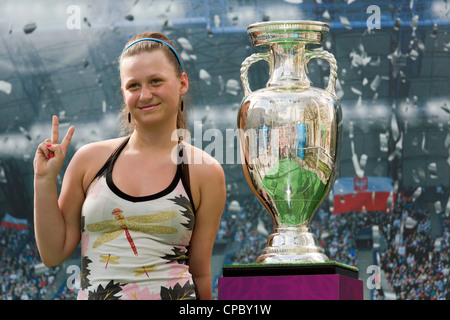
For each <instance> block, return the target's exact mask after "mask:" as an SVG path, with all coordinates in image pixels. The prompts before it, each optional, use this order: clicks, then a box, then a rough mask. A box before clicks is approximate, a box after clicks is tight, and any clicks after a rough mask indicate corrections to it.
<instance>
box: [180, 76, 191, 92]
mask: <svg viewBox="0 0 450 320" xmlns="http://www.w3.org/2000/svg"><path fill="white" fill-rule="evenodd" d="M188 89H189V80H188V77H187V74H186V73H184V72H183V73H182V74H181V77H180V95H183V94H186V92H187V91H188Z"/></svg>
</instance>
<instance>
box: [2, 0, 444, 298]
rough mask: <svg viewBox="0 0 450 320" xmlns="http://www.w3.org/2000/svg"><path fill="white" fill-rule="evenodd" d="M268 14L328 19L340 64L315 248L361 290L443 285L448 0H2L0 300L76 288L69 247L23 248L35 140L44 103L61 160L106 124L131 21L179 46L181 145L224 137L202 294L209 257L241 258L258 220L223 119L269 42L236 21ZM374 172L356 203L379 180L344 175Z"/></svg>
mask: <svg viewBox="0 0 450 320" xmlns="http://www.w3.org/2000/svg"><path fill="white" fill-rule="evenodd" d="M270 20H319V21H324V22H327V23H328V24H329V25H330V27H331V29H330V33H329V35H328V37H327V39H326V43H325V44H324V49H326V50H328V51H329V52H331V53H333V54H334V56H335V57H336V59H337V62H338V67H339V70H338V81H337V87H336V90H337V94H338V96H339V98H340V102H341V106H342V110H343V119H344V140H343V150H342V159H341V165H340V171H339V175H338V180H337V183H336V185H335V188H334V190H333V192H331V193H330V194H329V196H328V197H327V199H326V200H325V201H324V202H323V204H322V205H321V207H320V208H319V210H318V211H317V212H316V215H315V217H314V219H313V221H312V225H311V228H312V230H313V231H314V232H315V233H316V234H317V236H318V237H319V239H320V242H321V244H322V246H323V247H324V248H325V250H326V254H327V255H328V256H329V257H330V260H334V261H338V262H341V263H345V264H348V265H351V266H356V267H357V268H358V269H359V277H360V279H361V280H363V281H364V290H365V291H364V298H365V299H374V300H375V299H389V300H396V299H397V300H405V299H411V300H418V299H432V300H436V299H441V300H442V299H450V294H449V291H450V284H449V281H448V278H449V277H448V274H449V268H450V267H449V263H450V262H449V259H450V257H449V244H450V239H449V236H450V232H449V217H450V201H449V186H450V126H449V124H450V99H449V96H450V55H449V50H450V2H449V1H447V0H431V1H430V0H427V1H425V0H396V1H395V0H382V1H380V0H376V1H365V0H334V1H333V0H285V1H282V0H252V1H244V0H193V1H191V0H190V1H187V0H171V1H156V0H125V1H114V0H109V1H106V0H96V1H94V0H82V1H66V0H60V1H56V0H55V1H50V0H39V1H32V0H14V1H11V0H1V1H0V35H1V40H0V142H1V147H0V205H1V206H0V220H1V221H2V225H1V227H0V244H1V246H0V253H1V257H0V258H1V260H0V268H1V273H0V275H1V278H0V299H4V300H8V299H11V300H12V299H15V300H20V299H23V300H25V299H30V300H32V299H33V300H34V299H74V298H76V292H77V290H76V282H75V288H73V286H71V285H68V284H67V283H68V280H69V282H70V283H72V282H71V281H72V279H73V278H76V277H75V276H76V266H79V265H80V252H79V250H77V251H76V252H75V254H74V255H73V257H72V258H71V259H69V260H68V261H66V262H65V263H64V264H62V265H60V266H58V267H54V268H50V269H49V268H46V267H45V266H44V265H43V264H42V263H41V261H40V258H39V254H38V252H37V249H36V244H35V240H34V232H33V165H32V162H33V157H34V152H35V150H36V147H37V145H38V144H39V143H40V142H41V141H43V140H45V139H46V138H47V137H48V135H49V134H50V128H51V116H52V115H53V114H56V115H58V116H59V117H60V123H61V127H62V128H61V131H63V132H65V130H66V128H68V126H69V125H74V126H75V127H76V129H77V130H76V133H75V135H74V137H73V141H72V144H71V146H70V149H69V152H68V159H70V157H71V156H72V155H73V153H74V152H75V151H76V150H77V149H78V148H79V147H80V146H82V145H84V144H86V143H89V142H92V141H98V140H102V139H108V138H113V137H117V136H118V134H119V132H118V127H119V125H118V123H119V122H118V112H119V110H120V108H121V105H122V101H123V100H122V96H121V92H120V81H119V73H118V64H117V59H118V57H119V55H120V53H121V51H122V48H123V46H124V44H125V43H126V42H127V41H128V40H129V39H130V38H131V37H132V36H134V35H135V34H137V33H140V32H144V31H158V32H163V33H165V34H166V35H167V36H168V37H169V38H170V39H171V40H173V41H174V42H175V44H176V47H177V50H178V51H179V52H180V54H181V56H182V59H183V60H184V63H185V68H186V72H187V73H188V76H189V78H190V93H189V96H188V99H187V103H186V104H187V109H188V117H189V127H190V130H191V133H192V134H193V136H192V139H191V143H192V144H194V145H196V146H198V147H201V148H203V149H208V145H210V144H211V143H212V142H211V141H212V140H211V138H210V137H207V135H204V133H205V131H206V130H208V129H217V130H220V132H223V137H224V140H223V142H224V145H223V148H224V150H225V151H226V152H230V150H232V151H233V152H234V155H235V158H233V159H235V161H226V160H225V153H223V158H221V159H220V157H218V154H220V152H218V150H215V153H216V154H212V155H216V156H217V157H216V158H217V159H218V160H219V161H220V162H221V163H222V164H223V168H224V170H225V174H226V183H227V204H226V208H225V210H224V212H223V217H222V221H221V226H220V230H219V233H218V236H217V239H216V242H215V246H214V251H213V260H212V280H213V289H214V297H217V279H218V278H219V277H220V276H221V272H222V265H223V264H239V263H253V262H255V260H256V258H257V257H258V256H259V254H260V253H261V250H262V249H263V248H264V247H265V245H266V241H267V238H268V235H269V234H270V233H271V232H272V228H273V223H272V221H271V218H270V216H269V214H268V213H267V212H266V211H265V210H264V209H263V208H262V206H261V205H260V203H259V202H258V201H257V200H256V197H254V196H253V194H252V193H251V191H250V188H249V187H248V185H247V183H246V182H245V179H244V175H243V172H242V168H241V165H240V159H239V155H238V152H237V149H236V148H237V147H238V142H237V139H236V138H235V137H234V138H233V137H227V136H226V133H225V132H226V130H236V119H237V113H238V109H239V104H240V101H241V99H242V98H243V93H242V88H241V85H240V81H239V69H240V65H241V63H242V62H243V61H244V59H245V58H246V57H247V56H249V55H251V54H252V53H254V52H260V51H266V50H267V49H268V48H254V47H253V46H252V44H251V43H250V39H249V37H248V35H247V33H246V28H247V26H248V25H249V24H252V23H255V22H260V21H270ZM308 70H309V77H310V79H311V80H312V82H313V84H314V86H317V87H322V88H323V87H325V86H326V84H327V79H328V74H329V67H328V63H326V62H325V61H323V62H322V61H320V60H319V59H313V60H312V61H311V63H310V64H309V65H308ZM249 78H250V84H251V87H252V89H254V90H255V89H257V88H262V87H264V86H265V83H266V81H267V80H268V67H267V65H266V64H265V63H263V62H261V63H257V64H255V65H254V66H253V67H252V68H251V70H250V72H249ZM214 132H217V131H214ZM195 133H196V134H195ZM211 149H212V148H211V146H210V147H209V150H211ZM67 162H68V161H66V164H67ZM230 162H231V163H230ZM63 173H64V168H63V171H62V172H61V175H60V177H59V179H58V184H60V183H61V179H60V178H61V177H62V175H63ZM379 179H382V180H383V181H387V182H388V188H387V189H386V188H385V189H383V190H382V192H385V193H386V197H385V201H383V202H382V203H378V204H377V206H371V203H370V200H367V199H370V198H371V197H375V193H376V192H378V189H376V188H375V189H370V190H360V189H357V188H356V187H353V186H356V185H357V183H356V182H358V181H366V182H368V183H369V185H370V183H375V182H376V181H379ZM364 192H366V193H367V192H369V193H371V196H369V197H366V196H364V194H363V193H364ZM350 204H352V205H350ZM370 266H376V270H378V271H379V275H380V278H379V281H376V282H373V281H372V279H373V278H374V276H373V275H372V272H373V271H372V270H373V267H370ZM73 270H75V271H73ZM378 271H377V272H378ZM377 274H378V273H377ZM368 278H369V279H368ZM70 287H72V288H73V289H71V288H70Z"/></svg>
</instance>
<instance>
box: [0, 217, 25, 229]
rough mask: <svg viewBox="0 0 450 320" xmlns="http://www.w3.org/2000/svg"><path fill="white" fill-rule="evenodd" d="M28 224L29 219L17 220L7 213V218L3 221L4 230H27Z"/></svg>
mask: <svg viewBox="0 0 450 320" xmlns="http://www.w3.org/2000/svg"><path fill="white" fill-rule="evenodd" d="M27 224H28V221H27V219H17V218H14V217H13V216H11V215H10V214H9V213H6V214H5V217H4V218H3V220H2V227H3V228H10V229H17V230H25V229H26V228H27Z"/></svg>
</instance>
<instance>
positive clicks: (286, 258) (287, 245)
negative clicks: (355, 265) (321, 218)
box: [256, 227, 330, 264]
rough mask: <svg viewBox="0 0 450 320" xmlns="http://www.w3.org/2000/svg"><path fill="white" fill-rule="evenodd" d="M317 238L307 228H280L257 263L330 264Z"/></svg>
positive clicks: (271, 236) (272, 235)
mask: <svg viewBox="0 0 450 320" xmlns="http://www.w3.org/2000/svg"><path fill="white" fill-rule="evenodd" d="M328 261H330V260H329V259H328V257H327V256H326V255H325V254H324V250H323V249H322V248H321V247H320V246H319V244H318V241H317V238H316V236H315V235H314V234H313V233H312V232H310V230H309V228H306V227H280V228H277V229H276V230H275V232H274V233H273V234H271V235H270V237H269V240H268V242H267V246H266V248H264V250H263V251H262V255H260V256H259V257H258V259H257V260H256V263H265V264H274V263H303V262H313V263H314V262H318V263H319V262H328Z"/></svg>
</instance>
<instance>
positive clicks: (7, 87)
mask: <svg viewBox="0 0 450 320" xmlns="http://www.w3.org/2000/svg"><path fill="white" fill-rule="evenodd" d="M0 91H3V92H4V93H6V94H10V93H11V91H12V85H11V83H9V82H6V81H3V80H0Z"/></svg>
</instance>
